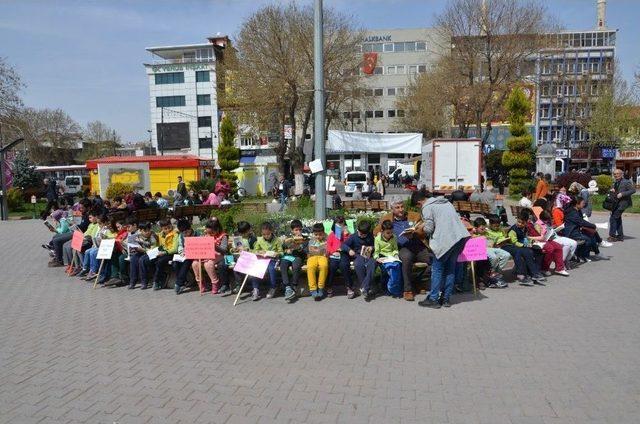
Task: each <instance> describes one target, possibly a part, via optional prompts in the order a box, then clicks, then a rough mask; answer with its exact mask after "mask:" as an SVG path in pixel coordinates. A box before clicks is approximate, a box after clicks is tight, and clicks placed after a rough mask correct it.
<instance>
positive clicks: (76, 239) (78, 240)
mask: <svg viewBox="0 0 640 424" xmlns="http://www.w3.org/2000/svg"><path fill="white" fill-rule="evenodd" d="M83 241H84V234H83V233H82V231H74V232H73V236H72V237H71V248H72V249H73V250H77V251H78V252H79V251H81V250H82V242H83Z"/></svg>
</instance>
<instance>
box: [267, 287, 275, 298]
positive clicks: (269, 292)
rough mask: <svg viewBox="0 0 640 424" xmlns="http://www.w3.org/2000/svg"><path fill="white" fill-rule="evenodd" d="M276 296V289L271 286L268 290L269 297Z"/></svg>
mask: <svg viewBox="0 0 640 424" xmlns="http://www.w3.org/2000/svg"><path fill="white" fill-rule="evenodd" d="M274 297H276V289H273V288H271V289H269V291H268V292H267V299H273V298H274Z"/></svg>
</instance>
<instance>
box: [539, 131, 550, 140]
mask: <svg viewBox="0 0 640 424" xmlns="http://www.w3.org/2000/svg"><path fill="white" fill-rule="evenodd" d="M548 136H549V130H543V129H541V130H540V132H538V141H539V142H540V143H544V142H545V141H547V137H548Z"/></svg>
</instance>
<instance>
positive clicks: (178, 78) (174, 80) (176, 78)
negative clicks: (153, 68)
mask: <svg viewBox="0 0 640 424" xmlns="http://www.w3.org/2000/svg"><path fill="white" fill-rule="evenodd" d="M155 79H156V84H157V85H160V84H182V83H183V82H184V72H167V73H164V74H155Z"/></svg>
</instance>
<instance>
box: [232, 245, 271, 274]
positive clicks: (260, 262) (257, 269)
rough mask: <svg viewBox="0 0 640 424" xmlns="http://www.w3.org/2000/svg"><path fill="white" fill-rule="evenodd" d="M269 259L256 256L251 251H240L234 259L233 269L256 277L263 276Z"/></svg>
mask: <svg viewBox="0 0 640 424" xmlns="http://www.w3.org/2000/svg"><path fill="white" fill-rule="evenodd" d="M269 262H271V259H262V258H258V257H257V256H256V255H254V254H253V253H249V252H244V251H243V252H240V256H239V257H238V259H237V260H236V265H235V266H234V267H233V270H234V271H236V272H240V273H242V274H247V275H250V276H252V277H256V278H264V273H265V272H267V268H268V267H269Z"/></svg>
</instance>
